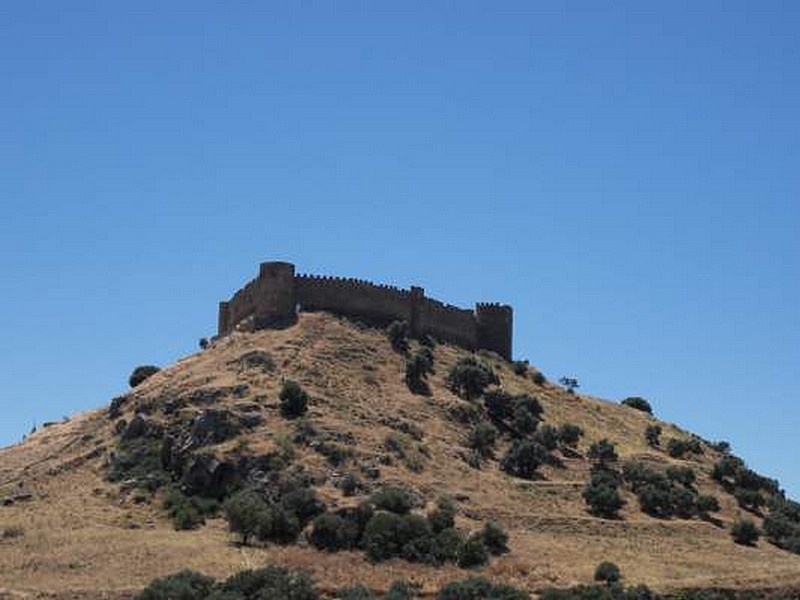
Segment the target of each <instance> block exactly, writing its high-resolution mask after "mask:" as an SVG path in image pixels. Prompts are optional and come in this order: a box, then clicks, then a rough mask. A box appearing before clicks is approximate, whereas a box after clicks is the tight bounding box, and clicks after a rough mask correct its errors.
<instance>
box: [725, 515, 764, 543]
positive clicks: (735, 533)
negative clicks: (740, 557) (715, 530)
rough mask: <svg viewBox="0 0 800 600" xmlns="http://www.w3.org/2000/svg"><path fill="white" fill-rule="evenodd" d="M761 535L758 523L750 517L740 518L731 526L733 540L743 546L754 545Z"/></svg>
mask: <svg viewBox="0 0 800 600" xmlns="http://www.w3.org/2000/svg"><path fill="white" fill-rule="evenodd" d="M760 535H761V534H760V532H759V531H758V527H756V524H755V523H753V521H751V520H749V519H739V520H737V521H735V522H734V524H733V526H732V527H731V537H732V538H733V541H734V542H736V543H737V544H741V545H743V546H754V545H755V543H756V542H757V541H758V538H759V537H760Z"/></svg>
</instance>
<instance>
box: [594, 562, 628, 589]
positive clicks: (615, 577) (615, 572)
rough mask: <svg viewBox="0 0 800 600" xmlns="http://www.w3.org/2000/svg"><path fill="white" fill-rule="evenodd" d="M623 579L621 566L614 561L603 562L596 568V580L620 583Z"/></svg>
mask: <svg viewBox="0 0 800 600" xmlns="http://www.w3.org/2000/svg"><path fill="white" fill-rule="evenodd" d="M620 579H622V573H620V570H619V567H618V566H617V565H615V564H614V563H612V562H607V561H606V562H601V563H600V564H599V565H597V568H596V569H595V570H594V580H595V581H600V582H602V583H607V584H609V585H610V584H612V583H618V582H619V581H620Z"/></svg>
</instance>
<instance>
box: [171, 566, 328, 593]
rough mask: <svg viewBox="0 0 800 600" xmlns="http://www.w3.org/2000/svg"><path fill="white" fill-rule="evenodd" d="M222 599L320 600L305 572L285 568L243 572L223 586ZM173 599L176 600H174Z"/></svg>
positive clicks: (221, 588)
mask: <svg viewBox="0 0 800 600" xmlns="http://www.w3.org/2000/svg"><path fill="white" fill-rule="evenodd" d="M218 587H219V591H220V592H221V593H219V596H217V595H214V596H211V597H212V598H217V597H218V598H220V600H222V599H224V600H238V599H239V598H242V599H247V600H250V599H252V600H256V599H257V598H258V599H272V598H276V599H277V598H280V599H281V600H318V599H319V596H318V594H317V593H316V592H315V591H314V585H313V581H312V580H311V578H310V577H309V576H308V575H306V574H305V573H301V572H296V571H294V572H293V571H288V570H286V569H284V568H281V567H273V566H267V567H264V568H261V569H256V570H250V571H241V572H239V573H237V574H236V575H233V576H232V577H229V578H228V579H227V580H226V581H225V582H223V583H222V584H220V585H219V586H218ZM170 600H172V599H170Z"/></svg>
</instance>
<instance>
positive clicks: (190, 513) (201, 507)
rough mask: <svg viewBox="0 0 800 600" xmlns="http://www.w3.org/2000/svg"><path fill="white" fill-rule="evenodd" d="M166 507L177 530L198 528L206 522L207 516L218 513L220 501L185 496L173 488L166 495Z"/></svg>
mask: <svg viewBox="0 0 800 600" xmlns="http://www.w3.org/2000/svg"><path fill="white" fill-rule="evenodd" d="M164 508H165V509H166V510H167V514H169V516H170V518H171V519H172V524H173V526H174V527H175V529H177V530H187V529H197V528H198V527H200V526H201V525H204V524H205V522H206V517H207V516H211V515H213V514H214V513H216V511H217V509H218V508H219V503H218V502H217V501H216V500H213V499H202V498H198V497H197V496H190V497H187V496H184V495H183V494H182V493H181V492H180V491H179V490H177V489H174V488H173V489H171V490H169V491H168V492H167V494H166V495H165V497H164Z"/></svg>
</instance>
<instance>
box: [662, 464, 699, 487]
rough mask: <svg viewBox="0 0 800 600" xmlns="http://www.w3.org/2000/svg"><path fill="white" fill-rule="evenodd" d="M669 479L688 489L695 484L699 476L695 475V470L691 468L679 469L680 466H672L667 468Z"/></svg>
mask: <svg viewBox="0 0 800 600" xmlns="http://www.w3.org/2000/svg"><path fill="white" fill-rule="evenodd" d="M667 477H668V478H669V479H670V480H672V481H676V482H678V483H681V484H683V485H685V486H687V487H689V486H691V485H693V484H694V482H695V480H696V479H697V476H696V475H695V473H694V469H692V468H691V467H678V466H671V467H667Z"/></svg>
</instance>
